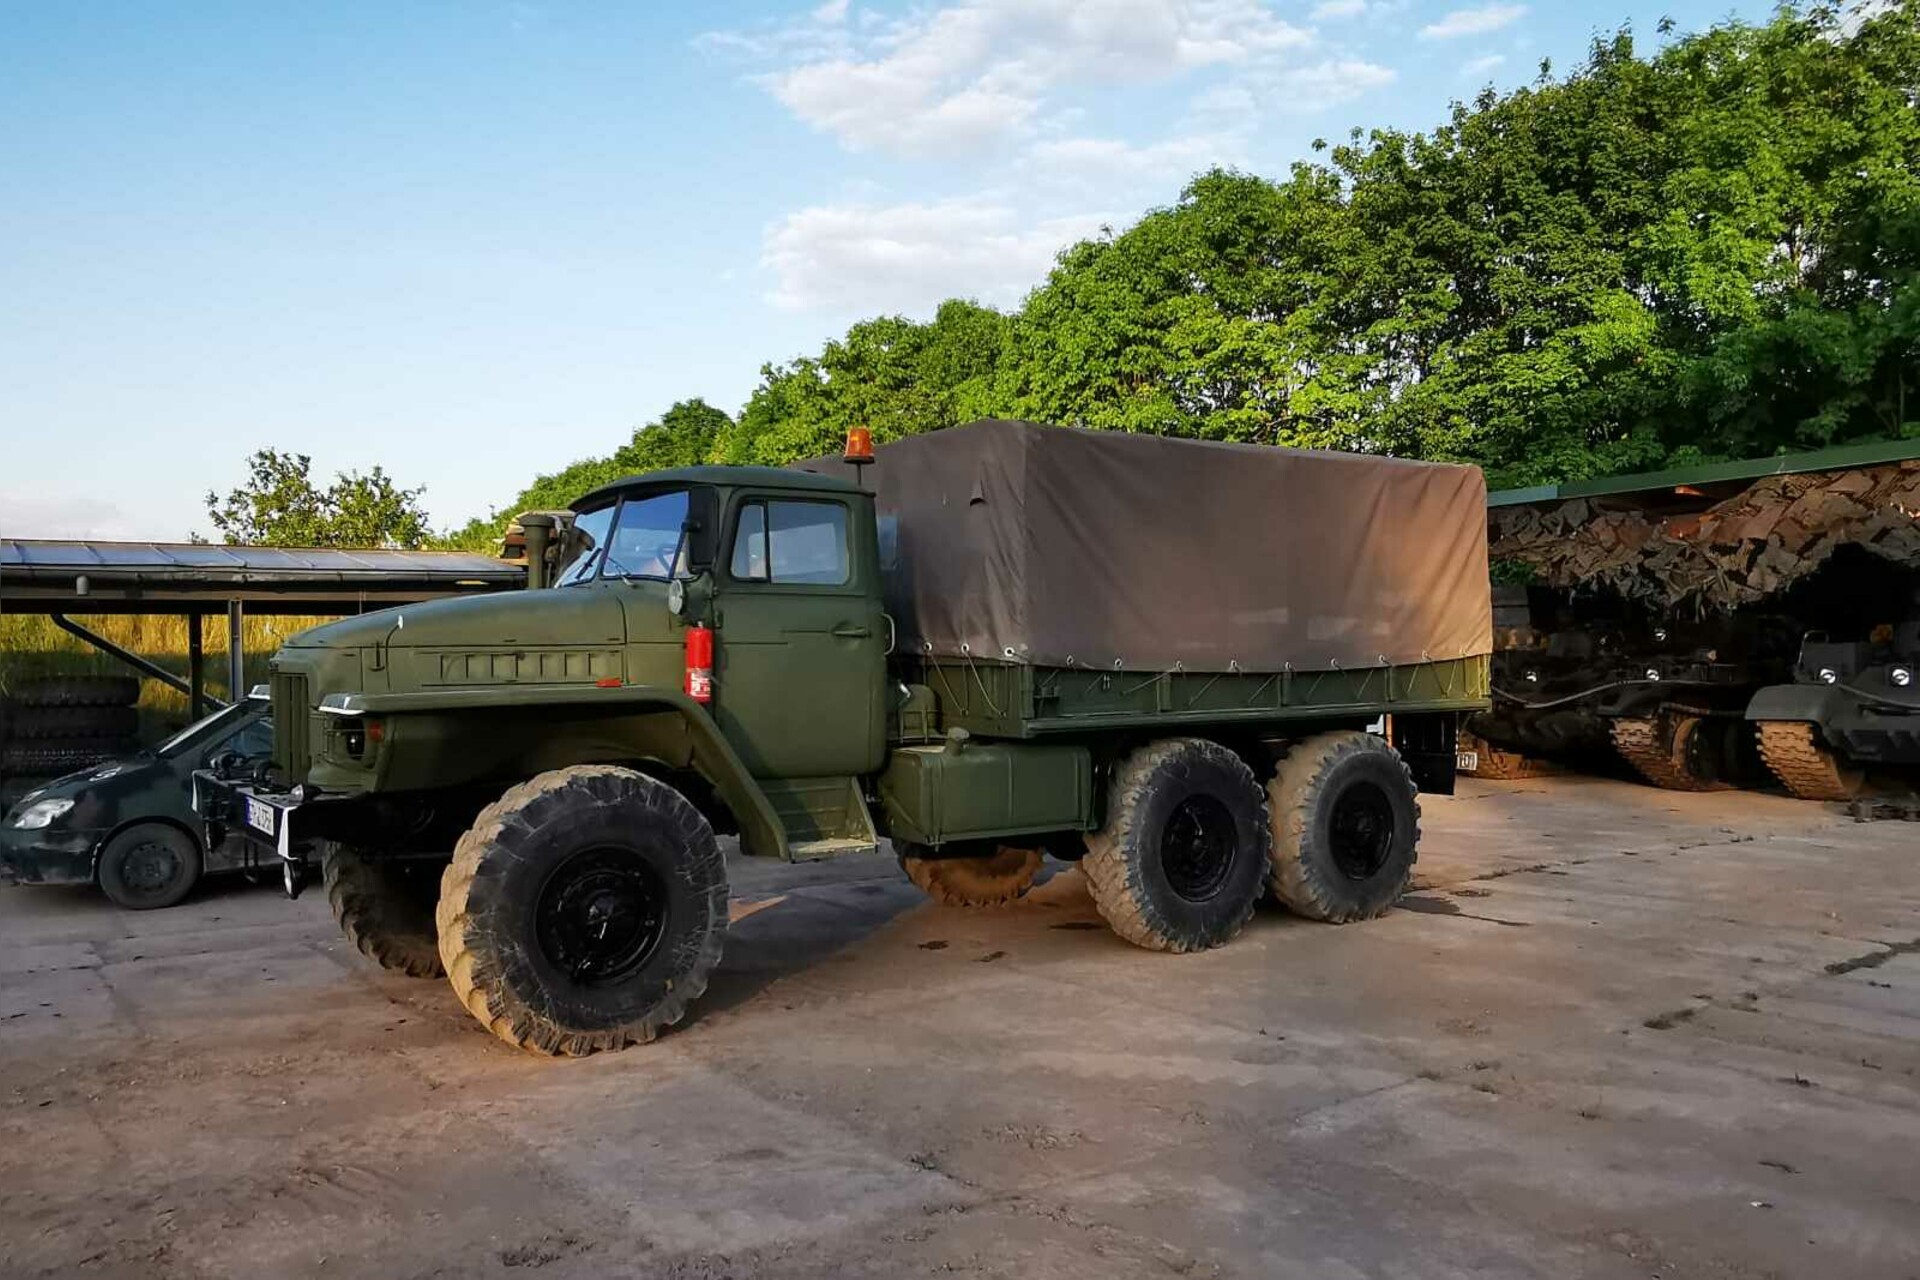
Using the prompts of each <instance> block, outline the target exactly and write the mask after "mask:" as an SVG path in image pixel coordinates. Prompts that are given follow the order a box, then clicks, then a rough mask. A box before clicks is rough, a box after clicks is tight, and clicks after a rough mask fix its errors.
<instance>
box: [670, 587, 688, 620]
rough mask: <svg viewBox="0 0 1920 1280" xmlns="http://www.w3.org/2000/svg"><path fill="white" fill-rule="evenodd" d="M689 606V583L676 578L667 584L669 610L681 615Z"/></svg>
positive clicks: (676, 615) (675, 614)
mask: <svg viewBox="0 0 1920 1280" xmlns="http://www.w3.org/2000/svg"><path fill="white" fill-rule="evenodd" d="M686 607H687V584H686V583H684V582H682V581H681V580H680V579H678V578H675V579H674V580H673V581H672V582H669V583H668V584H667V612H668V613H671V614H673V615H674V616H675V617H679V616H680V614H681V613H682V612H683V611H684V610H685V609H686Z"/></svg>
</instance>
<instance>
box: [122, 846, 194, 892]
mask: <svg viewBox="0 0 1920 1280" xmlns="http://www.w3.org/2000/svg"><path fill="white" fill-rule="evenodd" d="M179 878H180V855H179V854H177V853H175V852H174V851H173V846H171V845H169V844H167V843H166V842H165V841H164V840H142V841H141V842H140V843H139V844H136V845H134V846H133V848H131V849H129V850H127V852H126V855H125V856H124V857H122V858H121V859H120V883H121V884H123V885H125V886H126V887H127V892H128V893H131V894H132V895H133V896H134V897H136V898H153V897H158V896H159V895H161V894H163V893H165V892H166V891H167V890H168V889H170V888H171V887H172V886H173V883H174V881H175V880H177V879H179Z"/></svg>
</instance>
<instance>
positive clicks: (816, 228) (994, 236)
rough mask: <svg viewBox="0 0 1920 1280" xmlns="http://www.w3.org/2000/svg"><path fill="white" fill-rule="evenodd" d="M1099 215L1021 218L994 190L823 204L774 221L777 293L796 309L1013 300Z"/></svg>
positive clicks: (771, 246) (770, 234) (770, 236)
mask: <svg viewBox="0 0 1920 1280" xmlns="http://www.w3.org/2000/svg"><path fill="white" fill-rule="evenodd" d="M1104 221H1105V219H1103V218H1102V217H1101V216H1100V215H1097V214H1085V215H1077V216H1074V217H1066V218H1051V219H1047V220H1045V221H1042V222H1039V223H1036V224H1032V225H1022V223H1021V220H1020V218H1019V216H1018V214H1017V213H1016V212H1015V210H1014V209H1013V208H1012V207H1010V206H1008V205H1005V204H1002V203H999V202H998V201H995V200H992V199H987V198H970V199H957V200H942V201H936V202H932V203H926V204H898V205H890V206H879V207H876V206H862V205H840V206H818V207H815V208H811V209H802V210H800V211H799V212H797V213H791V214H788V215H787V217H786V218H785V219H783V220H782V221H780V222H778V223H776V224H774V225H773V226H771V227H769V228H767V233H766V240H765V244H764V249H763V252H762V255H761V262H762V264H763V265H764V266H766V267H768V268H769V269H770V270H772V272H773V273H774V277H775V285H774V290H773V292H772V294H771V295H770V296H769V300H770V301H772V302H773V303H774V304H775V305H776V306H779V307H783V308H786V309H789V310H802V309H811V308H834V309H845V310H849V311H866V312H872V311H906V312H920V311H925V310H927V309H929V308H931V307H932V306H934V305H935V304H936V303H938V302H939V301H940V300H941V299H943V298H949V297H955V296H959V297H971V298H977V299H979V300H981V301H983V302H999V303H1009V302H1015V301H1018V299H1019V298H1020V297H1021V296H1022V295H1023V294H1024V293H1025V292H1026V291H1027V290H1028V289H1030V288H1032V287H1033V286H1034V285H1036V284H1038V283H1039V282H1040V279H1041V277H1042V276H1043V275H1045V274H1046V272H1047V270H1048V269H1049V268H1050V267H1051V266H1052V265H1053V258H1054V255H1055V254H1056V253H1058V252H1059V251H1060V250H1061V249H1062V248H1064V247H1065V246H1067V245H1069V244H1071V243H1073V242H1074V241H1076V240H1080V239H1084V238H1085V237H1087V236H1091V235H1095V234H1097V233H1098V232H1099V230H1100V227H1101V226H1102V224H1103V222H1104Z"/></svg>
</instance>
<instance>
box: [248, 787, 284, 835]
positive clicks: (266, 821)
mask: <svg viewBox="0 0 1920 1280" xmlns="http://www.w3.org/2000/svg"><path fill="white" fill-rule="evenodd" d="M276 816H277V815H276V811H275V809H274V807H273V806H272V805H270V804H268V803H266V802H265V801H264V800H255V799H254V798H253V797H252V796H248V797H247V825H248V826H250V827H252V828H253V829H254V830H255V831H264V832H266V833H267V834H268V835H273V834H274V819H275V817H276Z"/></svg>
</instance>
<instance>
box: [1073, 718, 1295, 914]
mask: <svg viewBox="0 0 1920 1280" xmlns="http://www.w3.org/2000/svg"><path fill="white" fill-rule="evenodd" d="M1086 843H1087V852H1086V856H1085V857H1083V858H1082V859H1081V860H1080V869H1081V870H1082V871H1084V872H1085V873H1086V876H1087V885H1088V887H1089V888H1090V889H1091V890H1092V893H1093V904H1094V906H1095V907H1097V908H1099V911H1100V914H1101V916H1102V917H1104V918H1105V919H1106V922H1107V924H1108V926H1109V927H1111V928H1112V929H1113V931H1114V932H1115V933H1117V934H1119V935H1120V936H1121V937H1122V938H1125V939H1126V940H1127V941H1128V942H1131V943H1133V944H1134V945H1135V946H1139V947H1147V948H1149V949H1151V950H1154V951H1204V950H1206V949H1207V948H1208V947H1217V946H1219V945H1220V944H1221V943H1223V942H1226V941H1227V940H1228V939H1229V938H1231V937H1233V935H1234V934H1236V933H1238V932H1240V930H1241V929H1242V928H1244V927H1245V926H1246V923H1247V921H1248V919H1250V918H1251V917H1252V915H1253V909H1254V907H1255V906H1256V905H1257V904H1258V903H1259V900H1260V894H1261V892H1262V890H1263V888H1264V884H1265V880H1266V865H1267V856H1266V855H1267V847H1268V845H1269V844H1271V843H1272V831H1271V828H1270V827H1269V826H1268V823H1267V805H1266V797H1265V796H1264V795H1262V794H1261V791H1260V783H1259V781H1258V780H1257V779H1255V777H1254V776H1253V771H1252V770H1251V769H1249V768H1247V765H1246V762H1245V761H1243V760H1242V759H1241V758H1240V757H1239V756H1237V755H1235V754H1234V753H1233V752H1231V751H1229V750H1227V749H1226V748H1225V747H1223V746H1221V745H1219V744H1218V743H1215V742H1208V741H1206V740H1205V739H1203V738H1168V739H1165V740H1163V741H1160V742H1155V743H1152V744H1150V745H1148V746H1145V747H1141V748H1140V749H1139V750H1137V751H1135V752H1134V753H1133V754H1132V755H1130V756H1128V757H1127V758H1126V759H1125V760H1123V761H1121V762H1120V764H1119V765H1118V766H1117V767H1116V768H1115V770H1114V775H1113V780H1112V782H1111V783H1110V784H1109V786H1108V789H1107V822H1106V825H1105V826H1104V827H1102V828H1101V829H1100V830H1099V831H1096V832H1093V833H1091V834H1090V835H1088V836H1087V838H1086Z"/></svg>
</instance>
